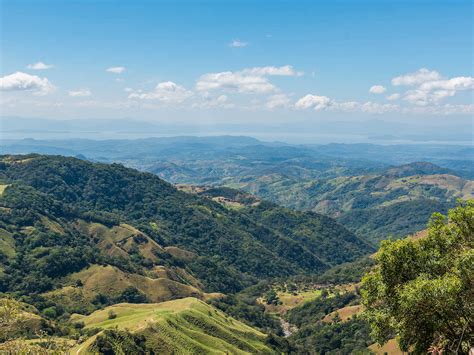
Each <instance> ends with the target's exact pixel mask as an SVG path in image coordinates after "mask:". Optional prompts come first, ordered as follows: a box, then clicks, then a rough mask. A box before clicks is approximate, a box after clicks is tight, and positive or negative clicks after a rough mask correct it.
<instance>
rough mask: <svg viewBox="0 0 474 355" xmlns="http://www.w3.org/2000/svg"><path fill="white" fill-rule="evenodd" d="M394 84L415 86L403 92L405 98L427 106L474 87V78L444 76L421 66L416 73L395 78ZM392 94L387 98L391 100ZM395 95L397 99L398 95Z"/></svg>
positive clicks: (412, 102) (410, 101) (415, 103)
mask: <svg viewBox="0 0 474 355" xmlns="http://www.w3.org/2000/svg"><path fill="white" fill-rule="evenodd" d="M392 84H393V85H395V86H400V85H404V86H413V87H414V88H412V89H410V90H408V91H406V92H405V93H404V94H403V99H404V100H405V101H408V102H409V103H411V104H414V105H418V106H426V105H428V104H438V103H439V102H440V101H442V100H443V99H445V98H448V97H452V96H455V95H456V94H457V93H458V92H459V91H463V90H472V89H474V78H473V77H470V76H458V77H454V78H443V77H442V76H441V74H440V73H439V72H437V71H435V70H429V69H426V68H421V69H419V70H418V71H416V72H414V73H409V74H405V75H401V76H398V77H395V78H393V79H392ZM392 96H393V95H391V96H389V97H387V98H388V99H389V100H390V99H391V97H392ZM393 97H394V99H395V97H396V96H393ZM396 98H398V97H396Z"/></svg>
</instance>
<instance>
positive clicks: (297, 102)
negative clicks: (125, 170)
mask: <svg viewBox="0 0 474 355" xmlns="http://www.w3.org/2000/svg"><path fill="white" fill-rule="evenodd" d="M472 6H473V5H472V2H471V1H456V0H450V1H433V0H431V1H383V0H378V1H348V0H347V1H263V0H261V1H245V0H243V1H225V0H222V1H139V0H138V1H86V0H83V1H71V0H69V1H66V0H64V1H41V0H35V1H22V0H16V1H13V0H2V1H1V34H2V36H1V41H2V44H1V46H2V47H1V68H0V69H1V72H0V77H1V79H0V80H1V81H0V89H1V90H2V91H1V102H2V112H1V114H2V115H4V116H13V115H14V116H24V117H47V118H58V119H69V118H117V117H131V118H134V119H143V120H150V121H163V122H188V121H189V122H194V123H196V120H198V121H202V122H213V121H222V120H228V121H229V122H241V123H245V122H249V123H251V122H254V121H258V122H260V123H261V122H269V123H275V122H283V123H287V124H288V123H291V122H294V121H296V122H307V123H308V124H311V122H316V121H325V120H334V119H338V120H341V119H345V120H373V119H383V120H392V121H400V122H412V121H416V122H423V121H426V122H428V124H430V123H431V122H438V123H439V122H462V123H466V122H472V116H473V113H474V107H473V99H472V89H473V88H474V79H473V77H472V76H473V64H472V63H473V22H474V19H473V7H472ZM110 68H115V69H110ZM108 69H109V71H107V70H108Z"/></svg>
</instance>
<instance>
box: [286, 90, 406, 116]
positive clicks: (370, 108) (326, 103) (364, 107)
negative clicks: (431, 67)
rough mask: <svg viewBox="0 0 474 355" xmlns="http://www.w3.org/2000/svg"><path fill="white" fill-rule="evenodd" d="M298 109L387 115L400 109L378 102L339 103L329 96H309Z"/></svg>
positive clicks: (299, 101)
mask: <svg viewBox="0 0 474 355" xmlns="http://www.w3.org/2000/svg"><path fill="white" fill-rule="evenodd" d="M295 108H296V109H303V110H304V109H314V110H315V111H321V110H330V111H342V112H365V113H377V114H381V113H386V112H395V111H398V110H399V109H400V107H399V106H398V105H393V104H379V103H376V102H371V101H368V102H365V103H360V102H357V101H346V102H338V101H336V100H334V99H331V98H329V97H327V96H318V95H311V94H308V95H306V96H303V97H302V98H300V99H299V100H298V101H296V103H295Z"/></svg>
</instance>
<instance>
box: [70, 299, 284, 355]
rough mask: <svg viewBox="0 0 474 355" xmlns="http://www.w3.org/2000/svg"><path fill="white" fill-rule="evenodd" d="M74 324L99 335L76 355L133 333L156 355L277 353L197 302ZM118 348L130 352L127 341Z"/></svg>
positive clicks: (138, 308)
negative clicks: (108, 340) (142, 339)
mask: <svg viewBox="0 0 474 355" xmlns="http://www.w3.org/2000/svg"><path fill="white" fill-rule="evenodd" d="M110 314H113V315H114V316H113V318H112V317H111V316H110ZM111 318H112V319H111ZM72 321H73V322H76V323H81V324H84V325H85V329H86V330H87V329H97V330H99V332H98V333H97V334H96V335H94V336H92V337H90V338H89V339H88V340H87V341H85V342H84V343H82V344H80V345H77V346H76V347H75V348H73V349H72V350H71V353H76V354H86V353H89V352H94V351H97V350H98V348H101V346H102V347H103V346H104V345H103V343H104V342H106V341H107V338H109V339H110V338H112V337H113V336H114V335H116V334H117V333H118V334H120V333H119V332H120V331H123V332H128V333H133V335H134V336H135V339H136V338H137V337H139V336H142V337H144V339H145V342H144V346H143V347H144V348H148V349H152V350H153V351H154V352H155V353H160V354H197V353H206V354H226V353H232V354H264V353H265V354H272V353H276V352H275V351H274V350H273V349H271V348H270V347H269V346H268V345H266V344H265V339H266V335H265V334H263V333H261V332H259V331H258V330H255V329H253V328H251V327H249V326H247V325H245V324H243V323H242V322H239V321H237V320H235V319H233V318H231V317H229V316H227V315H226V314H225V313H223V312H221V311H219V310H217V309H215V308H214V307H212V306H210V305H208V304H206V303H204V302H202V301H199V300H197V299H195V298H183V299H179V300H174V301H168V302H162V303H158V304H154V303H151V304H128V303H121V304H116V305H113V306H110V307H107V308H105V309H102V310H99V311H96V312H94V313H92V314H90V315H88V316H78V315H73V316H72ZM107 330H109V333H107ZM122 335H123V333H122ZM101 337H102V338H105V339H100V338H101ZM98 338H99V339H98ZM101 340H102V341H101ZM133 345H135V344H133ZM118 346H119V347H120V348H121V349H122V351H124V353H127V350H128V351H129V349H127V348H126V346H129V347H130V345H129V344H127V342H126V341H122V342H119V345H118Z"/></svg>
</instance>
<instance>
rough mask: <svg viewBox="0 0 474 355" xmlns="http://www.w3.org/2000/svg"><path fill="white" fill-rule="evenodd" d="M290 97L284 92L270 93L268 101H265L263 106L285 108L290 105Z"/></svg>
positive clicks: (271, 108)
mask: <svg viewBox="0 0 474 355" xmlns="http://www.w3.org/2000/svg"><path fill="white" fill-rule="evenodd" d="M290 106H291V105H290V99H289V97H288V96H287V95H285V94H277V95H272V96H270V97H269V98H268V101H267V102H266V103H265V107H266V108H268V109H270V110H273V109H275V108H287V107H290Z"/></svg>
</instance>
